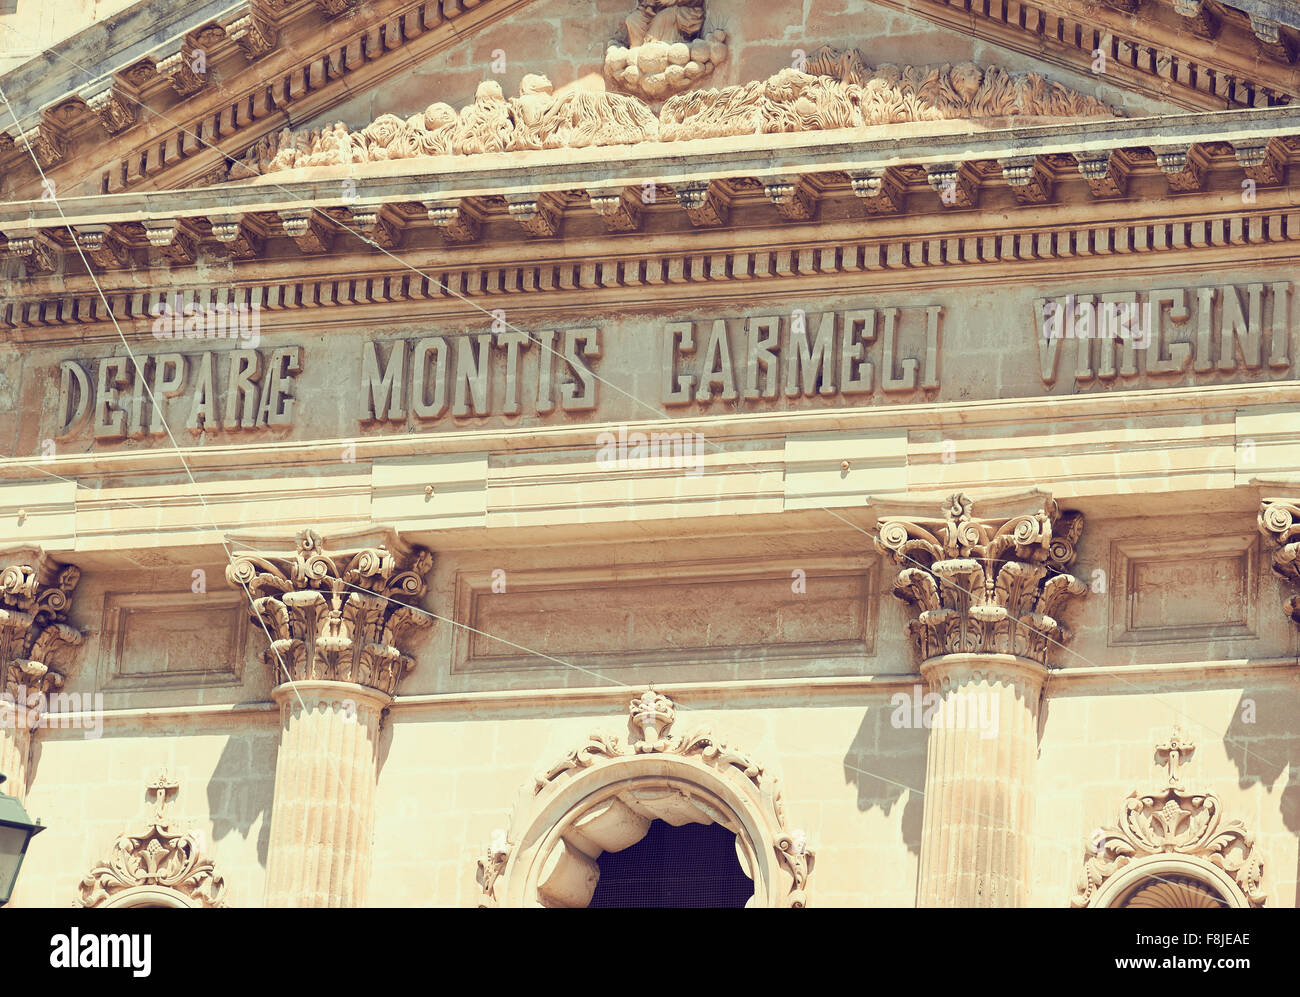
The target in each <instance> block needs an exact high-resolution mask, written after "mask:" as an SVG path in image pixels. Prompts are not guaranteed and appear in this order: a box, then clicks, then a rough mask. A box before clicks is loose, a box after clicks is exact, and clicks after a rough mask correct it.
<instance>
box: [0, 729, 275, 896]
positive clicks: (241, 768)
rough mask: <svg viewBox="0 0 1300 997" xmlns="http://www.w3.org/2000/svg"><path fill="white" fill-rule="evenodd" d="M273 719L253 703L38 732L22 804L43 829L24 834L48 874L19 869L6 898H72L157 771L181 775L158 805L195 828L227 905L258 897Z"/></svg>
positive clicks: (146, 809) (33, 859) (36, 864)
mask: <svg viewBox="0 0 1300 997" xmlns="http://www.w3.org/2000/svg"><path fill="white" fill-rule="evenodd" d="M277 720H278V713H275V712H270V711H266V710H260V709H258V710H250V711H244V712H233V713H228V714H227V715H225V716H220V715H219V716H217V717H204V718H202V719H200V718H197V717H196V716H195V715H194V713H192V712H191V713H190V714H189V715H183V714H182V715H179V716H178V715H171V716H166V715H163V716H159V717H156V718H151V717H150V716H149V715H148V711H143V710H142V711H140V715H138V716H136V717H134V718H132V719H116V718H115V719H111V720H110V721H109V723H108V724H106V726H105V730H104V733H103V736H102V737H100V738H85V737H83V736H82V734H83V732H82V731H80V730H58V731H53V730H43V731H40V732H39V733H38V738H37V745H36V748H35V749H34V752H35V764H34V766H33V768H34V770H35V773H36V776H35V779H34V781H33V784H32V790H31V792H30V793H29V795H28V798H27V806H28V809H29V812H30V813H31V814H32V815H33V816H35V817H38V818H39V819H40V820H41V821H42V822H43V823H44V824H45V825H46V827H47V830H46V831H44V832H42V833H41V834H39V835H37V836H36V837H35V838H34V839H33V840H32V844H31V846H30V849H29V854H28V859H27V861H28V862H30V863H31V868H35V869H42V870H45V873H44V874H42V875H39V876H24V877H22V878H21V881H20V883H19V885H18V890H17V893H16V894H15V896H14V899H13V901H12V903H13V905H14V906H15V907H67V906H69V905H70V904H71V903H72V901H73V900H74V899H75V898H76V897H77V886H78V884H79V883H80V881H81V879H82V877H83V876H86V875H87V874H88V873H90V871H91V869H92V868H94V867H95V866H97V865H99V864H100V863H101V862H102V861H103V860H105V859H106V858H108V857H109V854H110V852H111V849H112V845H113V843H114V840H115V839H116V838H117V836H118V835H119V834H121V833H122V832H123V831H125V830H126V829H127V828H128V827H134V826H137V825H139V824H140V823H141V822H142V821H144V820H145V819H146V818H147V817H148V815H149V814H150V813H151V805H150V798H149V797H147V796H146V787H147V786H148V784H149V783H150V782H152V781H153V780H154V779H155V778H156V777H157V776H158V774H159V772H160V770H162V769H165V770H166V772H167V775H168V776H169V777H170V778H171V779H172V780H174V781H175V782H176V783H178V784H179V788H178V790H177V791H176V793H175V795H174V797H173V798H172V799H171V800H170V801H169V802H168V803H167V807H166V813H167V815H168V816H171V817H175V818H178V819H180V822H181V825H182V826H184V825H185V824H186V822H188V826H189V827H191V828H193V829H194V830H197V831H199V832H200V833H201V836H202V840H203V841H204V843H205V845H206V848H205V852H206V854H207V856H208V857H210V858H211V859H213V861H214V862H215V865H216V869H217V871H218V872H219V873H220V874H221V875H222V876H224V877H225V881H226V887H227V891H228V902H229V903H230V904H231V905H233V906H241V907H242V906H248V907H260V906H262V904H263V896H264V893H265V877H266V868H265V865H266V848H267V841H268V837H269V832H270V824H269V822H270V816H271V799H272V788H273V785H274V779H275V754H276V742H277V739H278V733H279V732H278V729H277Z"/></svg>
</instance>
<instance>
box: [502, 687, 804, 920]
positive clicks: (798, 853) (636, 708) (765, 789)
mask: <svg viewBox="0 0 1300 997" xmlns="http://www.w3.org/2000/svg"><path fill="white" fill-rule="evenodd" d="M675 718H676V707H675V705H674V704H673V702H672V700H671V699H669V698H668V697H667V696H664V695H663V694H661V693H658V692H655V691H654V689H653V688H650V689H647V690H646V691H645V692H644V693H642V694H641V695H640V696H638V697H637V698H636V699H634V700H632V702H631V703H630V704H629V729H630V730H631V732H632V736H631V737H630V738H629V740H628V743H627V744H624V743H623V742H622V741H621V740H620V739H619V737H618V736H617V735H616V734H613V733H610V732H608V731H593V732H592V733H591V734H590V735H589V736H588V738H587V742H586V743H585V744H583V745H581V746H580V747H578V748H575V749H573V750H572V751H570V752H568V753H567V754H565V755H564V756H563V757H562V758H560V759H559V760H558V761H557V762H556V763H555V764H554V765H551V766H550V767H549V768H547V769H545V770H543V771H541V772H538V773H537V775H536V776H535V777H534V779H533V782H532V785H531V787H529V789H528V790H527V799H524V800H522V801H521V804H520V805H519V806H517V807H516V810H515V814H514V816H513V818H512V821H511V832H510V833H509V834H502V833H500V832H498V833H497V834H496V835H494V837H493V841H492V844H491V845H490V846H489V848H488V849H487V850H486V852H485V854H484V855H483V857H482V858H480V859H479V860H478V882H479V885H480V886H481V887H482V900H481V903H480V906H487V907H495V906H499V905H500V903H501V902H502V900H503V896H502V891H501V890H500V881H501V878H502V877H503V876H504V875H505V874H506V872H507V870H508V869H509V868H510V863H511V862H512V861H513V860H515V859H516V856H517V852H518V843H519V842H520V841H522V840H524V839H525V837H526V836H527V835H528V833H529V832H528V828H527V827H525V826H524V825H525V823H526V817H527V816H528V815H530V814H536V813H537V812H538V811H539V810H540V809H542V808H543V807H544V806H545V804H546V803H547V801H548V800H550V799H553V798H554V796H555V795H556V791H557V790H558V789H560V788H562V787H563V785H564V783H565V780H566V777H572V776H574V775H576V774H578V773H581V772H583V771H584V770H589V769H593V768H595V767H598V766H600V765H601V764H603V763H607V762H609V761H613V760H619V759H636V758H644V759H645V760H646V761H647V762H649V761H651V759H652V758H679V759H684V760H690V761H691V762H692V763H693V764H695V765H698V766H701V767H705V768H707V769H709V770H710V771H711V772H714V773H718V774H721V775H724V776H725V775H726V774H727V773H737V774H739V776H740V777H741V780H740V781H739V785H740V786H741V787H742V788H743V791H744V795H745V797H746V798H747V799H748V802H749V804H750V808H751V809H752V811H753V812H754V813H755V814H756V815H757V816H758V817H759V818H760V820H761V821H762V823H763V824H764V825H765V826H766V827H767V828H768V829H769V830H770V832H771V842H772V847H773V851H774V857H775V858H776V859H777V860H778V862H779V864H780V867H781V868H782V869H783V870H784V872H785V874H786V875H787V876H788V885H787V886H786V888H784V889H783V890H782V891H781V900H780V905H781V906H786V907H804V906H806V904H807V900H808V882H809V878H810V876H811V874H812V869H813V861H814V853H813V850H812V849H811V848H809V847H808V845H807V838H806V836H805V835H804V833H803V832H802V831H799V830H791V829H790V828H789V827H788V825H787V819H786V811H785V804H784V801H783V800H782V797H781V790H780V785H779V780H778V779H777V777H776V776H775V775H773V774H772V773H771V772H770V771H769V770H768V769H767V768H765V767H764V766H763V765H762V764H761V763H760V762H758V761H756V760H755V759H754V758H753V757H752V756H750V755H749V754H748V753H746V752H744V751H742V750H740V749H738V748H735V747H733V746H731V745H729V744H727V743H726V742H725V741H723V740H722V739H720V738H717V737H715V736H714V735H713V734H712V733H710V732H709V731H708V730H698V731H695V732H694V733H692V734H689V735H683V736H677V737H673V736H669V735H670V728H671V727H672V724H673V722H674V720H675ZM654 774H658V769H655V770H654ZM756 882H757V880H756Z"/></svg>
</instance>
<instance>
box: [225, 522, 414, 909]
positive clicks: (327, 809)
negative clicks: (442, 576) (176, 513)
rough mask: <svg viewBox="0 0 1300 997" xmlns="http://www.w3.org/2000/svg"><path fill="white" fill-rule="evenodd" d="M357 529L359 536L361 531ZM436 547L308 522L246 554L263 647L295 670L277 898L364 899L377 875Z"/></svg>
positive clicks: (278, 670) (270, 899)
mask: <svg viewBox="0 0 1300 997" xmlns="http://www.w3.org/2000/svg"><path fill="white" fill-rule="evenodd" d="M349 541H350V542H349ZM432 564H433V557H432V555H431V554H429V552H428V551H426V550H424V549H422V548H418V547H411V546H409V545H407V544H405V543H403V542H402V541H401V540H400V539H398V538H397V536H396V535H395V534H392V533H391V532H385V533H383V534H381V535H378V536H376V535H366V536H363V537H352V538H348V540H347V541H339V540H337V539H336V546H334V547H332V548H331V549H330V550H329V551H327V550H326V549H325V547H324V545H323V542H322V540H321V538H320V536H319V535H318V534H316V533H313V532H311V531H310V530H305V531H303V532H302V533H301V534H299V537H298V543H297V549H296V550H295V552H294V553H293V554H292V555H283V554H270V553H257V554H246V555H243V556H240V557H238V558H236V559H235V560H234V561H233V562H232V563H231V565H230V567H229V568H228V569H227V570H226V578H227V580H228V581H229V582H230V583H231V584H232V585H234V586H235V587H237V588H243V589H246V590H247V592H248V594H249V597H250V600H251V608H252V615H253V619H254V622H255V624H256V626H257V627H258V628H259V629H261V628H262V627H265V628H266V632H267V633H269V635H270V637H271V641H270V646H269V647H268V648H267V649H266V651H265V653H264V655H263V658H264V660H265V662H266V664H267V666H268V667H270V668H272V669H274V674H275V675H276V676H278V677H279V678H281V679H283V680H284V681H282V682H281V683H280V684H279V685H277V686H276V688H275V690H274V691H273V692H272V697H273V698H274V699H275V701H276V702H277V703H278V704H279V706H280V744H279V749H278V752H277V755H276V763H275V792H274V798H273V802H272V806H271V837H270V845H269V849H268V854H267V889H266V904H267V906H268V907H359V906H363V905H364V904H365V900H366V887H367V884H368V882H369V879H370V864H371V839H372V836H373V832H374V798H375V780H376V776H377V768H376V765H377V758H378V745H379V731H380V724H381V721H382V718H383V713H384V710H385V709H386V708H387V707H388V705H389V703H391V702H392V698H393V695H394V694H395V693H396V691H397V685H398V683H399V682H400V681H401V678H402V676H403V675H404V674H405V673H406V672H407V671H408V670H409V669H410V668H411V667H412V666H413V662H412V661H411V659H410V658H409V657H407V656H406V655H405V654H403V653H402V651H400V650H399V649H398V647H397V641H398V639H399V638H400V637H401V635H402V634H403V633H404V632H405V631H406V630H408V629H418V628H423V627H426V626H428V625H429V623H430V620H431V618H430V617H429V616H427V615H425V614H423V613H421V612H420V611H419V608H418V607H419V603H420V600H421V598H422V597H423V596H424V593H425V582H424V577H425V575H426V574H427V573H428V571H429V569H430V568H431V567H432Z"/></svg>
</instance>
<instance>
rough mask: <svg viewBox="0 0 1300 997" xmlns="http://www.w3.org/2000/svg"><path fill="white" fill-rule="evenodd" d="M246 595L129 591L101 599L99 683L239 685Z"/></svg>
mask: <svg viewBox="0 0 1300 997" xmlns="http://www.w3.org/2000/svg"><path fill="white" fill-rule="evenodd" d="M245 604H246V600H245V599H244V597H243V595H242V593H239V592H229V593H227V592H209V593H206V594H192V593H189V592H183V593H182V592H177V593H174V594H165V595H157V594H149V593H146V594H134V593H131V594H128V593H114V592H110V593H109V594H108V595H107V596H106V597H105V600H104V630H103V640H102V642H101V647H102V649H103V650H102V652H101V655H100V661H99V682H98V685H99V688H101V689H103V690H105V691H110V692H117V691H125V690H129V689H184V688H194V687H199V686H212V685H238V684H239V682H240V679H241V675H242V672H243V659H244V638H245V634H246V629H247V613H246V612H245Z"/></svg>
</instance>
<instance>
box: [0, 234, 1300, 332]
mask: <svg viewBox="0 0 1300 997" xmlns="http://www.w3.org/2000/svg"><path fill="white" fill-rule="evenodd" d="M1295 241H1300V211H1283V212H1279V211H1272V212H1260V213H1251V214H1233V215H1220V214H1210V213H1205V214H1202V215H1200V216H1192V217H1183V218H1179V219H1175V220H1169V221H1160V220H1154V219H1140V220H1137V221H1133V222H1116V223H1109V224H1107V223H1103V224H1100V225H1085V226H1075V225H1062V226H1059V227H1053V228H1043V229H1037V230H1032V231H1024V232H1008V233H1003V234H1000V235H980V234H971V235H937V236H934V237H921V238H909V237H907V236H898V237H897V238H894V239H888V240H866V241H862V242H851V243H835V244H823V245H805V246H791V247H790V248H788V249H771V250H763V249H760V250H741V251H734V250H718V251H707V250H702V251H699V252H695V253H688V254H683V255H670V256H665V255H659V254H655V255H650V254H645V255H639V256H630V257H624V258H622V259H606V260H590V261H587V262H571V261H570V262H559V261H546V262H539V263H537V264H535V265H526V266H510V265H504V266H503V265H497V264H488V265H482V266H466V267H458V268H454V269H435V268H430V273H431V275H432V278H431V277H426V276H422V275H421V274H418V273H414V272H412V271H411V270H407V269H401V270H395V271H392V272H389V273H374V274H372V275H369V276H362V277H356V276H353V277H338V276H330V277H324V278H319V279H311V278H308V279H297V280H291V281H275V282H266V283H257V284H246V285H242V286H240V287H236V288H234V289H233V293H234V295H235V298H234V300H237V301H242V302H245V303H253V302H256V303H257V304H258V305H259V307H261V308H263V309H267V310H277V309H280V310H296V309H313V308H319V307H326V306H337V305H372V304H390V303H392V302H397V301H420V300H429V299H438V298H453V297H457V296H460V295H463V296H465V297H469V298H492V297H500V296H505V295H511V296H514V297H515V298H516V299H517V298H518V296H519V295H521V294H531V293H546V292H550V291H561V292H563V291H584V292H592V293H602V292H603V293H605V294H613V293H626V291H627V289H629V288H651V287H656V286H659V285H662V284H663V283H665V281H667V280H671V281H673V282H678V283H694V284H713V285H717V284H730V283H740V282H744V283H746V284H748V285H749V286H750V287H752V282H753V281H755V280H785V279H791V278H796V277H809V276H825V275H835V274H860V273H877V272H881V273H888V272H895V273H897V272H916V271H922V270H940V269H943V268H950V267H961V266H979V265H982V264H997V265H1000V266H1003V267H1006V266H1012V267H1016V266H1025V267H1032V266H1040V265H1041V264H1043V263H1045V262H1053V261H1062V260H1080V259H1083V260H1087V259H1091V258H1094V257H1110V256H1123V255H1130V254H1146V253H1170V252H1175V253H1177V252H1187V251H1193V250H1214V249H1223V248H1227V247H1243V246H1256V247H1262V246H1268V245H1273V244H1277V243H1286V242H1295ZM448 288H451V289H453V290H454V291H455V292H456V294H455V295H453V294H452V293H451V291H449V290H448ZM104 293H105V297H106V298H107V299H108V302H109V305H110V307H111V309H112V314H113V316H114V317H116V318H117V319H118V320H119V321H122V320H126V319H131V320H138V319H140V318H142V317H148V316H149V307H150V304H151V303H152V301H153V297H152V296H151V295H150V294H149V293H148V292H142V291H139V290H136V289H134V288H131V289H127V290H124V289H120V288H105V292H104ZM745 293H747V294H748V293H751V292H750V291H749V289H748V288H746V292H745ZM586 296H587V295H584V297H586ZM108 321H110V319H109V317H108V314H107V312H105V310H104V306H103V302H102V301H101V300H100V298H99V296H98V295H97V294H94V293H86V294H76V295H66V296H61V297H56V298H39V299H28V300H6V301H4V302H0V327H6V328H11V329H12V328H16V327H37V326H62V325H87V324H94V323H98V322H108Z"/></svg>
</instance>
